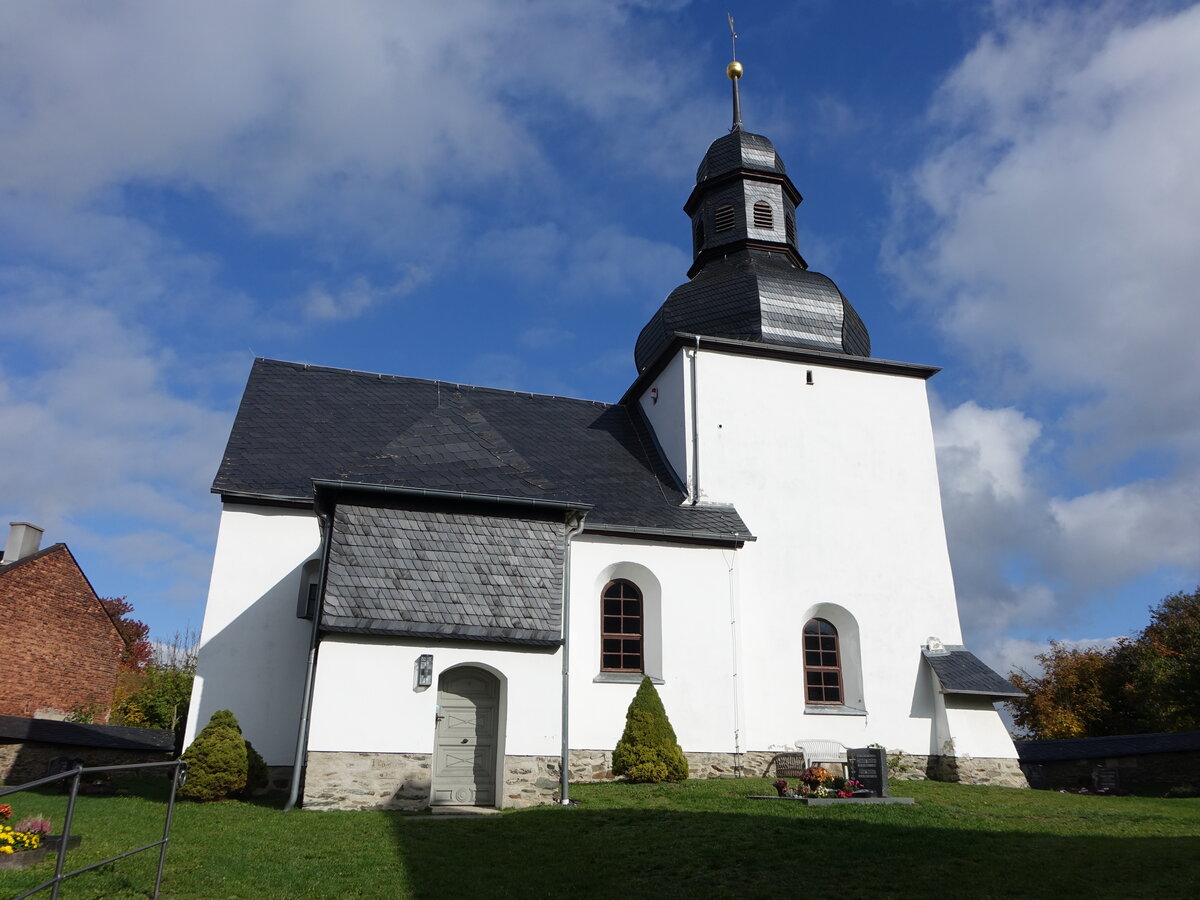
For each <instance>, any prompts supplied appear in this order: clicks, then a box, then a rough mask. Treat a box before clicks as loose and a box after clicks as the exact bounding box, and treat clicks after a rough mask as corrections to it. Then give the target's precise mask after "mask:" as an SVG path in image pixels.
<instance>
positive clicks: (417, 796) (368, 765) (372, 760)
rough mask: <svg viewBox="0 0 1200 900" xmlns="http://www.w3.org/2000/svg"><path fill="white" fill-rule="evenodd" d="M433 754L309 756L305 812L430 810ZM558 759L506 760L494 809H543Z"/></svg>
mask: <svg viewBox="0 0 1200 900" xmlns="http://www.w3.org/2000/svg"><path fill="white" fill-rule="evenodd" d="M432 782H433V755H432V754H429V753H346V752H334V751H315V750H314V751H310V752H309V754H308V766H307V768H306V770H305V774H304V806H305V808H307V809H407V810H420V809H425V808H426V807H427V806H429V797H430V792H431V789H432ZM558 788H559V759H558V757H557V756H506V757H504V773H503V777H502V778H501V779H500V785H499V795H498V796H497V798H496V799H497V803H496V805H497V806H499V807H500V808H501V809H520V808H524V807H527V806H543V805H546V804H549V803H553V802H555V801H556V800H557V799H558Z"/></svg>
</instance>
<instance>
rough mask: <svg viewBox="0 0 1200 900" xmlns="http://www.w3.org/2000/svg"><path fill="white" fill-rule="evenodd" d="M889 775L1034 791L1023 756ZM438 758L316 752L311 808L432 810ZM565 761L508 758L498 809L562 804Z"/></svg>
mask: <svg viewBox="0 0 1200 900" xmlns="http://www.w3.org/2000/svg"><path fill="white" fill-rule="evenodd" d="M775 753H776V751H774V750H751V751H747V752H746V753H743V754H741V755H740V757H735V755H734V754H732V753H703V752H693V753H687V754H685V755H686V756H687V760H688V776H689V777H690V778H735V777H737V776H739V775H742V776H745V777H747V778H763V777H773V776H774V769H773V768H772V767H771V760H772V759H773V758H774V757H775ZM888 763H889V767H888V774H889V777H890V778H892V779H893V780H895V781H914V780H923V779H926V778H930V779H933V780H934V781H957V782H961V783H963V784H994V785H1001V786H1003V787H1028V786H1029V785H1028V783H1027V782H1026V780H1025V775H1024V773H1023V772H1022V771H1021V767H1020V765H1018V763H1017V760H1015V759H976V758H970V757H961V758H959V757H950V756H914V755H911V754H903V753H896V752H894V751H893V752H889V753H888ZM432 767H433V758H432V756H431V755H430V754H428V753H335V752H317V751H314V752H311V753H309V754H308V767H307V769H306V771H305V777H304V805H305V807H307V808H308V809H408V810H418V809H424V808H425V807H427V806H428V805H429V796H430V788H431V780H432ZM289 775H290V772H289V771H286V770H283V769H281V770H280V772H279V773H278V776H276V774H275V773H274V772H273V773H272V776H273V777H272V781H273V783H274V784H281V785H282V786H283V787H286V786H287V777H288V776H289ZM569 775H570V779H571V781H572V782H576V783H577V782H595V781H612V780H614V776H613V772H612V751H611V750H572V751H571V761H570V772H569ZM559 784H560V783H559V760H558V757H557V756H506V757H505V758H504V773H503V777H502V778H501V779H500V785H499V787H500V791H499V795H498V797H497V804H496V805H497V806H499V807H501V808H502V809H521V808H525V807H529V806H544V805H546V804H550V803H555V802H557V800H558V799H559Z"/></svg>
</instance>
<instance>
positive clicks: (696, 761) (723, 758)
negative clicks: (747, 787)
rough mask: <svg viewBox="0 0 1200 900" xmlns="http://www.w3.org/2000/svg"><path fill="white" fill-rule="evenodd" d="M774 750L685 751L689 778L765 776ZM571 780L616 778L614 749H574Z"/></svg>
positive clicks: (769, 770)
mask: <svg viewBox="0 0 1200 900" xmlns="http://www.w3.org/2000/svg"><path fill="white" fill-rule="evenodd" d="M775 753H776V751H774V750H749V751H747V752H745V753H742V754H740V755H735V754H733V753H704V752H700V751H693V752H691V753H687V752H685V753H684V756H686V757H687V761H688V777H689V778H736V777H738V776H742V777H746V778H762V777H765V776H766V775H768V774H773V773H772V770H771V760H772V759H774V758H775ZM570 775H571V781H573V782H578V781H613V780H614V778H615V776H614V775H613V772H612V751H611V750H572V751H571V772H570Z"/></svg>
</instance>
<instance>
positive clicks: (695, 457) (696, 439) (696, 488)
mask: <svg viewBox="0 0 1200 900" xmlns="http://www.w3.org/2000/svg"><path fill="white" fill-rule="evenodd" d="M688 355H689V356H690V357H691V362H692V378H691V381H692V477H691V478H690V479H688V480H689V481H690V485H689V487H690V488H691V492H692V496H691V501H692V506H695V505H696V504H697V503H699V502H700V422H699V419H698V418H697V410H698V401H697V399H696V358H697V357H698V356H699V355H700V335H696V347H695V349H694V350H691V351H689V353H688Z"/></svg>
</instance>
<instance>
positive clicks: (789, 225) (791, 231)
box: [783, 216, 796, 247]
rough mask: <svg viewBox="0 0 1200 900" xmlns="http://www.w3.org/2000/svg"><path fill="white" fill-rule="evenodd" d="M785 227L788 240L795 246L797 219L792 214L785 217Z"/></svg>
mask: <svg viewBox="0 0 1200 900" xmlns="http://www.w3.org/2000/svg"><path fill="white" fill-rule="evenodd" d="M783 228H784V231H786V232H787V242H788V243H789V244H791V245H792V246H793V247H795V246H796V220H795V219H793V218H792V217H791V216H784V217H783Z"/></svg>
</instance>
